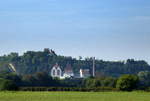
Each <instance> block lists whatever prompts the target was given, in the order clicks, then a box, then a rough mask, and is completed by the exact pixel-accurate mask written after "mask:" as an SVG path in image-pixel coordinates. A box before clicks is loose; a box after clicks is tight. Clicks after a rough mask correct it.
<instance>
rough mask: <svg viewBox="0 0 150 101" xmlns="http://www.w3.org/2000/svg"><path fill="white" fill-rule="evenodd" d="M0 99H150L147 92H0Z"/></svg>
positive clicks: (146, 100)
mask: <svg viewBox="0 0 150 101" xmlns="http://www.w3.org/2000/svg"><path fill="white" fill-rule="evenodd" d="M0 101H150V93H147V92H0Z"/></svg>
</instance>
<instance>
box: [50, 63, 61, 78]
mask: <svg viewBox="0 0 150 101" xmlns="http://www.w3.org/2000/svg"><path fill="white" fill-rule="evenodd" d="M51 76H52V77H58V78H61V77H62V70H61V68H60V66H59V65H58V64H57V63H56V64H55V65H54V66H53V68H52V69H51Z"/></svg>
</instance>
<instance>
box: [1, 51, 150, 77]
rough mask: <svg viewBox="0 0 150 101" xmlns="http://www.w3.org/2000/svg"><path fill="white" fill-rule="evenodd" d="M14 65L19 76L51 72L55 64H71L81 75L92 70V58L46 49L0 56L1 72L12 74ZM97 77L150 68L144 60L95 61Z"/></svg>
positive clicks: (63, 65) (131, 72)
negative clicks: (11, 68)
mask: <svg viewBox="0 0 150 101" xmlns="http://www.w3.org/2000/svg"><path fill="white" fill-rule="evenodd" d="M10 63H11V64H13V65H14V67H15V68H16V71H17V74H22V75H23V74H33V73H36V72H48V73H49V72H50V70H51V68H52V67H53V65H54V64H55V63H58V64H59V65H60V66H61V68H62V69H64V68H65V67H66V65H67V64H68V63H69V64H71V66H72V68H73V70H74V72H75V73H76V74H78V73H79V69H80V68H83V69H84V68H86V69H92V58H85V59H81V58H80V59H76V58H72V57H71V56H70V57H66V56H61V55H57V54H56V53H55V52H54V51H53V50H49V49H44V51H38V52H36V51H27V52H25V53H24V54H23V55H21V56H20V55H19V54H18V53H10V54H9V55H4V56H0V72H4V71H7V72H10V69H9V64H10ZM95 67H96V76H104V75H106V76H114V77H118V76H120V75H122V74H137V73H139V72H140V71H150V66H149V65H148V63H147V62H145V61H144V60H139V61H135V60H134V59H128V60H127V61H125V62H123V61H117V62H116V61H103V60H95Z"/></svg>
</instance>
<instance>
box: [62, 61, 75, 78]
mask: <svg viewBox="0 0 150 101" xmlns="http://www.w3.org/2000/svg"><path fill="white" fill-rule="evenodd" d="M63 77H64V78H71V77H74V73H73V70H72V67H71V65H70V64H67V66H66V68H65V70H64V75H63Z"/></svg>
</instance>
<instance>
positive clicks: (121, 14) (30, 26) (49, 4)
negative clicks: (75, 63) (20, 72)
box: [0, 0, 150, 63]
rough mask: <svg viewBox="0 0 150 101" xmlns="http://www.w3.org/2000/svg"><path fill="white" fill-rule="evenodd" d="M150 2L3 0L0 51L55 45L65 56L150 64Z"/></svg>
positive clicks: (118, 0) (15, 50) (17, 50)
mask: <svg viewBox="0 0 150 101" xmlns="http://www.w3.org/2000/svg"><path fill="white" fill-rule="evenodd" d="M149 10H150V0H3V1H1V2H0V55H3V54H8V53H10V52H19V53H21V54H22V53H23V52H25V51H27V50H35V51H39V50H43V48H52V49H54V50H55V51H56V53H58V54H61V55H65V56H73V57H78V56H83V57H90V56H96V58H99V59H103V60H125V59H128V58H134V59H136V60H139V59H140V60H141V59H144V60H146V61H148V62H149V63H150V13H149Z"/></svg>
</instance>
